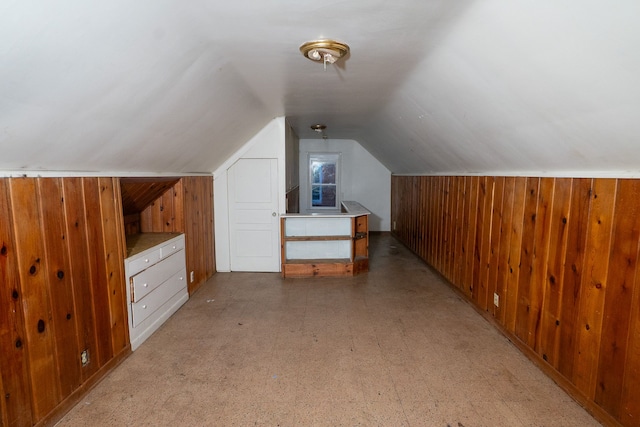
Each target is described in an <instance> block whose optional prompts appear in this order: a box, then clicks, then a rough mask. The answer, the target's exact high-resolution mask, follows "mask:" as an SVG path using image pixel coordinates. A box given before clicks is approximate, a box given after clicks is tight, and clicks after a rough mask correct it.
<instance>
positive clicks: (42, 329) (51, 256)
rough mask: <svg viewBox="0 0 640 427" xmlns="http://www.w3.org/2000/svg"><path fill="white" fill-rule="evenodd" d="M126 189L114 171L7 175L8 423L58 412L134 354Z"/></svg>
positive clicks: (3, 194)
mask: <svg viewBox="0 0 640 427" xmlns="http://www.w3.org/2000/svg"><path fill="white" fill-rule="evenodd" d="M119 192H120V189H119V187H118V180H117V179H112V178H6V179H0V240H1V244H2V249H0V264H1V267H2V268H1V273H0V275H1V276H2V280H1V281H0V302H1V303H2V307H3V308H2V310H1V311H0V341H1V344H2V351H1V352H0V371H1V378H2V381H0V384H1V386H2V394H1V395H2V396H3V397H4V398H3V399H2V405H1V408H2V417H1V418H0V420H1V421H2V425H7V426H30V425H33V424H37V423H41V422H47V420H49V421H52V420H54V419H55V418H56V416H59V415H60V414H61V411H63V410H64V409H65V408H68V407H69V406H70V405H72V404H73V403H74V402H76V401H77V400H78V399H79V397H80V394H81V392H82V391H83V390H84V388H87V387H89V386H90V384H92V383H94V382H95V381H97V378H98V377H100V376H102V375H103V374H104V373H105V372H106V370H107V369H108V367H109V366H112V365H113V364H114V363H117V361H118V360H119V359H120V358H121V357H123V355H125V354H127V352H128V349H129V345H128V336H127V329H126V317H125V316H126V314H125V313H126V312H125V311H124V308H125V303H126V301H125V297H124V294H123V290H124V273H123V266H122V265H123V264H122V260H123V258H124V245H123V238H122V236H123V224H122V207H121V206H120V204H119V202H118V200H119ZM116 195H118V196H117V197H116ZM83 350H87V351H88V356H89V362H88V364H87V365H86V366H82V363H81V360H80V354H81V352H82V351H83Z"/></svg>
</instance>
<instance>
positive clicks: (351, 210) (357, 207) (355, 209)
mask: <svg viewBox="0 0 640 427" xmlns="http://www.w3.org/2000/svg"><path fill="white" fill-rule="evenodd" d="M370 214H371V212H370V211H369V210H368V209H367V208H365V207H364V206H362V205H361V204H360V203H358V202H354V201H344V202H342V212H326V213H325V212H317V213H316V212H314V213H311V214H297V213H291V214H282V215H280V216H281V217H283V218H301V217H310V218H312V217H317V216H322V217H327V218H336V217H337V218H343V217H354V216H361V215H370Z"/></svg>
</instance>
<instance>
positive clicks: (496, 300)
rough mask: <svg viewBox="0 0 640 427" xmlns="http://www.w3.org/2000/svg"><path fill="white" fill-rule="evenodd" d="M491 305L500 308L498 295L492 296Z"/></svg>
mask: <svg viewBox="0 0 640 427" xmlns="http://www.w3.org/2000/svg"><path fill="white" fill-rule="evenodd" d="M493 305H495V306H496V307H500V295H498V294H497V293H494V294H493Z"/></svg>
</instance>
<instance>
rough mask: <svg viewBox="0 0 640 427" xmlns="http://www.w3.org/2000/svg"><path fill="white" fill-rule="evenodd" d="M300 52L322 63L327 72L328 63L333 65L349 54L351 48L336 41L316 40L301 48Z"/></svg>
mask: <svg viewBox="0 0 640 427" xmlns="http://www.w3.org/2000/svg"><path fill="white" fill-rule="evenodd" d="M300 52H302V54H303V55H304V56H305V57H307V58H309V59H310V60H312V61H316V62H322V63H323V64H324V69H325V70H326V69H327V63H329V64H333V63H335V62H336V61H337V60H338V59H340V58H342V57H343V56H345V55H346V54H348V53H349V46H348V45H347V44H345V43H340V42H338V41H335V40H327V39H324V40H314V41H310V42H306V43H305V44H303V45H302V46H300Z"/></svg>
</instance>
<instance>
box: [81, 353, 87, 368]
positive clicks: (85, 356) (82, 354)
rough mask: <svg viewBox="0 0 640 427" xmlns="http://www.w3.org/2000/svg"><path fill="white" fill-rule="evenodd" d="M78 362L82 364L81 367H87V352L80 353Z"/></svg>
mask: <svg viewBox="0 0 640 427" xmlns="http://www.w3.org/2000/svg"><path fill="white" fill-rule="evenodd" d="M80 362H81V363H82V366H87V365H88V364H89V350H83V351H82V353H80Z"/></svg>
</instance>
